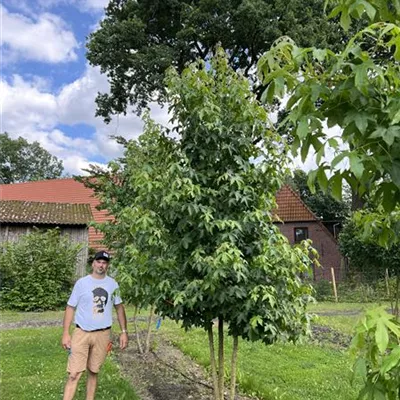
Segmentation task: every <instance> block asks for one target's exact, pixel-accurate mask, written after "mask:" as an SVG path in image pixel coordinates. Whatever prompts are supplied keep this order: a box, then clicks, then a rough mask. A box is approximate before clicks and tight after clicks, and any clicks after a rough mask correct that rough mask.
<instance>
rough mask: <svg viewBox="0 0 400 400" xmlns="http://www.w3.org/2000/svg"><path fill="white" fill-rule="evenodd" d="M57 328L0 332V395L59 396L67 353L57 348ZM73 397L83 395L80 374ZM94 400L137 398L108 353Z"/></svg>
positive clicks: (11, 398) (23, 398)
mask: <svg viewBox="0 0 400 400" xmlns="http://www.w3.org/2000/svg"><path fill="white" fill-rule="evenodd" d="M61 334H62V330H61V329H60V328H49V327H48V328H30V329H13V330H7V331H2V332H0V352H1V358H0V371H1V389H0V398H1V399H7V400H28V399H29V400H33V399H43V400H50V399H57V400H58V399H61V398H62V392H63V389H64V383H65V379H66V376H67V374H66V363H67V353H66V352H65V351H64V350H63V349H62V348H61V345H60V338H61ZM81 380H82V382H80V384H79V388H78V393H77V395H76V400H84V399H85V379H84V377H82V379H81ZM96 399H98V400H122V399H125V400H137V399H138V397H137V396H136V394H135V393H134V391H133V389H132V387H131V386H130V385H129V383H127V382H126V381H124V380H123V379H122V377H121V375H120V371H119V369H118V366H117V365H116V364H115V363H114V362H113V361H112V359H111V358H110V357H108V359H107V361H106V363H105V365H104V366H103V368H102V370H101V372H100V376H99V386H98V391H97V396H96Z"/></svg>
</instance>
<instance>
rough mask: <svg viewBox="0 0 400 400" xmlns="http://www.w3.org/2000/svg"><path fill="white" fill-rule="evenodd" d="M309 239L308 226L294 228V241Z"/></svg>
mask: <svg viewBox="0 0 400 400" xmlns="http://www.w3.org/2000/svg"><path fill="white" fill-rule="evenodd" d="M306 239H308V228H294V242H295V243H299V242H301V241H302V240H306Z"/></svg>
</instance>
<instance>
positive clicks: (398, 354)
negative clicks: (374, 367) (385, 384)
mask: <svg viewBox="0 0 400 400" xmlns="http://www.w3.org/2000/svg"><path fill="white" fill-rule="evenodd" d="M399 363H400V346H397V347H396V348H395V349H394V350H392V351H391V353H390V354H389V355H388V356H387V357H385V358H384V359H383V361H382V365H381V368H380V370H379V372H380V373H381V374H382V375H383V374H386V373H387V372H389V371H390V370H391V369H392V368H394V367H395V366H396V365H398V364H399Z"/></svg>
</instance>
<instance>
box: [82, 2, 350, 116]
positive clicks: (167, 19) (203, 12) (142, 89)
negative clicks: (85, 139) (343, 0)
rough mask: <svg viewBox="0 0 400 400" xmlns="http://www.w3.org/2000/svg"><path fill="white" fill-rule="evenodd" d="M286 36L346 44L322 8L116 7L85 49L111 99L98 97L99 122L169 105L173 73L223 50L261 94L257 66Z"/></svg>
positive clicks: (268, 4) (166, 4) (195, 4)
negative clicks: (168, 76) (153, 103)
mask: <svg viewBox="0 0 400 400" xmlns="http://www.w3.org/2000/svg"><path fill="white" fill-rule="evenodd" d="M282 35H289V36H291V37H293V38H294V39H296V40H297V41H298V42H299V43H301V45H303V46H313V45H316V44H319V45H322V46H324V47H325V46H326V47H329V48H332V49H338V48H340V46H341V43H342V42H343V35H342V33H341V31H340V30H339V29H338V24H337V22H334V21H327V20H326V19H325V18H324V12H323V1H322V0H301V1H300V0H292V1H285V0H275V1H267V0H233V1H232V0H229V1H228V0H222V1H221V0H218V1H217V0H202V1H193V0H185V1H177V0H164V1H162V2H161V1H158V0H141V1H136V0H112V1H111V2H110V3H109V5H108V7H107V9H106V15H105V18H104V19H103V20H102V21H101V22H100V28H99V29H98V30H97V31H96V32H94V33H92V34H91V35H90V36H89V41H88V44H87V47H88V53H87V58H88V60H89V62H90V63H91V64H92V65H95V66H100V68H101V71H102V72H103V73H106V74H107V76H108V79H109V82H110V93H109V94H108V93H101V94H99V95H98V97H97V100H96V102H97V115H100V116H102V117H103V118H104V119H105V120H106V121H110V119H111V117H112V115H114V114H119V113H126V112H127V109H128V106H130V105H132V106H134V107H135V108H136V110H137V111H139V112H140V110H141V109H142V108H143V107H146V106H147V105H148V103H149V102H151V101H158V102H160V103H163V102H164V101H165V99H166V91H165V83H164V78H165V73H166V71H167V69H168V68H169V67H170V66H174V67H175V68H176V69H177V70H178V72H182V71H183V69H184V68H185V66H186V65H187V64H188V63H189V62H193V61H195V60H197V59H202V60H208V59H210V57H211V56H212V54H213V53H214V49H215V46H216V45H217V43H220V44H221V45H222V47H223V48H224V49H225V50H226V52H227V54H228V55H229V64H230V65H231V66H232V68H234V69H235V70H240V71H242V73H243V74H244V76H246V77H251V80H252V81H253V84H254V90H255V91H257V92H258V93H259V94H261V88H258V81H257V76H256V74H255V66H256V64H257V61H258V59H259V57H260V56H261V55H262V54H263V52H265V51H266V50H267V49H269V47H270V46H271V44H272V43H273V42H274V40H276V39H277V38H278V37H280V36H282Z"/></svg>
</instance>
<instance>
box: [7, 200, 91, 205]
mask: <svg viewBox="0 0 400 400" xmlns="http://www.w3.org/2000/svg"><path fill="white" fill-rule="evenodd" d="M3 202H4V203H12V202H14V203H35V204H50V205H51V204H60V205H61V204H64V205H71V206H80V205H82V206H90V203H65V202H59V201H38V200H7V199H6V200H1V199H0V203H3Z"/></svg>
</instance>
